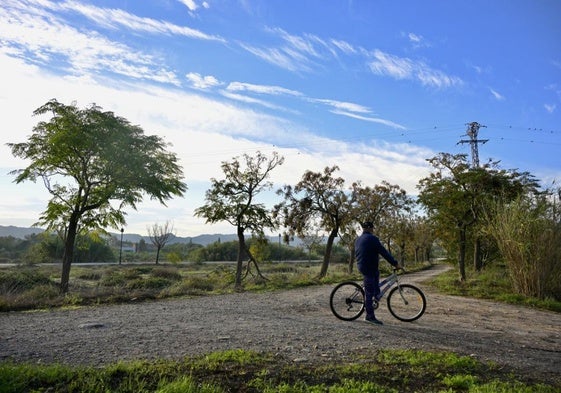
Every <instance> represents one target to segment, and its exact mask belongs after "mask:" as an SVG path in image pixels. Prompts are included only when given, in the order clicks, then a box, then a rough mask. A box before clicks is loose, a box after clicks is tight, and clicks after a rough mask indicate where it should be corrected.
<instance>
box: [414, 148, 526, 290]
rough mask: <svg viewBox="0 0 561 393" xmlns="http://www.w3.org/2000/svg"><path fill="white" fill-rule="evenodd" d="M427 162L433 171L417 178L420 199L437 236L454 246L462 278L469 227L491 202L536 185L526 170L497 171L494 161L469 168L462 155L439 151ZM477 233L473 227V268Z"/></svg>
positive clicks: (512, 197)
mask: <svg viewBox="0 0 561 393" xmlns="http://www.w3.org/2000/svg"><path fill="white" fill-rule="evenodd" d="M428 161H429V162H430V163H431V165H432V166H433V167H434V168H435V169H436V171H435V172H433V173H431V174H430V175H429V177H426V178H424V179H421V180H420V182H419V184H418V186H417V187H418V188H419V189H420V193H419V201H420V202H421V203H422V204H423V205H424V206H425V207H426V208H427V211H428V214H429V217H430V218H431V219H432V220H433V221H434V222H435V223H436V228H437V230H438V236H439V237H441V238H445V240H446V243H447V244H448V245H449V250H450V246H455V247H456V248H457V250H458V267H459V272H460V279H461V280H462V281H463V280H465V279H466V272H465V260H466V243H467V241H468V239H469V237H468V234H469V233H468V230H469V229H470V228H471V227H472V226H475V224H478V223H479V221H481V217H482V212H483V211H485V210H486V209H487V208H488V206H489V205H490V204H491V203H492V202H495V201H496V200H498V199H500V200H503V201H509V200H513V199H514V198H516V196H517V195H520V194H521V193H524V192H527V191H528V190H535V189H536V187H537V184H536V182H535V181H534V180H533V178H532V177H531V176H530V175H529V174H528V173H526V172H523V173H519V172H517V171H507V170H499V169H498V168H497V163H492V162H489V163H487V164H485V165H483V166H482V167H477V168H471V167H470V165H469V164H468V162H467V159H466V155H465V154H458V155H452V154H448V153H440V154H439V155H437V156H435V157H433V158H431V159H429V160H428ZM478 233H479V232H478V228H477V227H475V229H474V230H473V231H472V239H473V242H474V261H475V262H474V264H475V267H476V269H477V268H480V266H481V265H480V262H479V258H480V249H479V248H480V245H481V243H480V242H479V241H478ZM450 234H454V236H452V237H450V236H449V235H450ZM446 237H448V238H447V239H446Z"/></svg>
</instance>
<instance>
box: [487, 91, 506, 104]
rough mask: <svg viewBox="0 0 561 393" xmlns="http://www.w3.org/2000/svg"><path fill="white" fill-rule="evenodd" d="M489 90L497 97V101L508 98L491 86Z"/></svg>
mask: <svg viewBox="0 0 561 393" xmlns="http://www.w3.org/2000/svg"><path fill="white" fill-rule="evenodd" d="M489 91H490V92H491V95H492V96H493V98H495V100H497V101H504V100H505V99H506V98H505V97H504V96H503V95H502V94H500V93H499V92H497V91H496V90H494V89H491V88H489Z"/></svg>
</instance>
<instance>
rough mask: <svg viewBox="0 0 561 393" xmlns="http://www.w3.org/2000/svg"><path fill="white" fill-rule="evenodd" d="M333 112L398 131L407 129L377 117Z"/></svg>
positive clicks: (340, 111)
mask: <svg viewBox="0 0 561 393" xmlns="http://www.w3.org/2000/svg"><path fill="white" fill-rule="evenodd" d="M332 112H333V113H335V114H337V115H342V116H347V117H352V118H354V119H358V120H364V121H368V122H371V123H378V124H383V125H385V126H388V127H392V128H397V129H400V130H405V129H406V128H405V127H404V126H402V125H401V124H397V123H394V122H393V121H390V120H385V119H380V118H377V117H368V116H361V115H357V114H356V113H350V112H345V111H342V110H332Z"/></svg>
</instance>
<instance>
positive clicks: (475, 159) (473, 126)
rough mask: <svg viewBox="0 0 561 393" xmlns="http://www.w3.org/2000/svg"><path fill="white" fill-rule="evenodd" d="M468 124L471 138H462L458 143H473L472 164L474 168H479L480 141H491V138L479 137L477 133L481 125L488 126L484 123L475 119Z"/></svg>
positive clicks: (468, 133)
mask: <svg viewBox="0 0 561 393" xmlns="http://www.w3.org/2000/svg"><path fill="white" fill-rule="evenodd" d="M466 125H467V126H468V129H467V132H466V134H467V136H469V139H462V140H461V141H459V142H458V144H460V143H469V144H470V145H471V166H472V167H473V168H478V167H479V149H478V148H477V145H478V144H479V143H482V144H484V143H486V142H488V141H489V139H477V133H478V132H479V129H480V128H481V127H487V126H484V125H481V124H479V123H478V122H476V121H473V122H471V123H467V124H466Z"/></svg>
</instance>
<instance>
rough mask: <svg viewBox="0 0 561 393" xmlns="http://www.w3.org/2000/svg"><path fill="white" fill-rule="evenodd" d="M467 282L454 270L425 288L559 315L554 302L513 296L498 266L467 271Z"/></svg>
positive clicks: (442, 275) (557, 303)
mask: <svg viewBox="0 0 561 393" xmlns="http://www.w3.org/2000/svg"><path fill="white" fill-rule="evenodd" d="M467 273H468V274H467V280H466V281H464V282H461V281H460V280H459V279H458V272H457V271H456V269H451V270H449V271H447V272H445V273H443V274H440V275H438V276H437V277H435V278H433V279H432V280H431V281H430V282H429V284H431V285H432V286H433V287H435V288H437V289H438V290H439V291H440V292H442V293H446V294H449V295H456V296H467V297H473V298H479V299H488V300H495V301H499V302H505V303H510V304H517V305H522V306H528V307H535V308H539V309H542V310H549V311H554V312H561V302H560V301H557V300H555V299H538V298H533V297H528V296H523V295H520V294H517V293H516V292H515V291H514V289H513V287H512V284H511V281H510V280H509V277H508V274H507V272H506V269H505V268H504V267H502V266H496V265H495V266H487V267H485V268H484V269H483V270H482V271H481V272H474V271H468V272H467Z"/></svg>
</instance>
